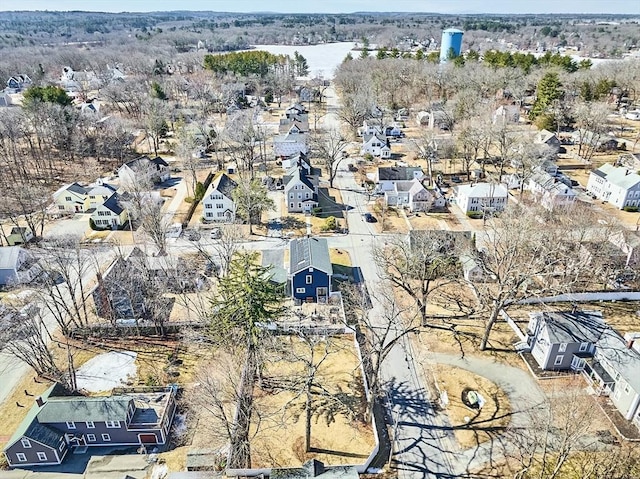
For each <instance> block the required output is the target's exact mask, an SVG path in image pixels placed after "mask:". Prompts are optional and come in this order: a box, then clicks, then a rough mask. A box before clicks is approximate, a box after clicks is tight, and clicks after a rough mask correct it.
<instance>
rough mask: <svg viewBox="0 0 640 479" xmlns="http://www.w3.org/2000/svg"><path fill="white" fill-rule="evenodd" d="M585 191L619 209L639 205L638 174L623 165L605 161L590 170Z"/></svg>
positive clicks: (639, 176) (639, 184) (639, 181)
mask: <svg viewBox="0 0 640 479" xmlns="http://www.w3.org/2000/svg"><path fill="white" fill-rule="evenodd" d="M587 191H588V192H589V193H591V194H593V195H595V196H596V198H598V199H599V200H603V201H606V202H607V203H610V204H612V205H615V206H616V207H618V208H620V209H624V208H625V207H631V208H638V207H640V175H638V173H637V172H635V171H633V170H630V169H629V168H627V167H625V166H613V165H611V164H609V163H605V164H604V165H602V166H601V167H600V168H598V169H597V170H594V171H592V172H591V174H590V175H589V181H588V182H587Z"/></svg>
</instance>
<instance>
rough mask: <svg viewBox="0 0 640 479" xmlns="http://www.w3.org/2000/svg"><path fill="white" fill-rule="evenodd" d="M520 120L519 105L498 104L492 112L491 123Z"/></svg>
mask: <svg viewBox="0 0 640 479" xmlns="http://www.w3.org/2000/svg"><path fill="white" fill-rule="evenodd" d="M519 121H520V107H519V106H518V105H500V106H499V107H498V108H496V110H495V111H494V112H493V123H494V124H496V123H502V124H505V123H518V122H519Z"/></svg>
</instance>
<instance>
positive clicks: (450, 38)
mask: <svg viewBox="0 0 640 479" xmlns="http://www.w3.org/2000/svg"><path fill="white" fill-rule="evenodd" d="M463 34H464V32H463V31H462V30H458V29H457V28H447V29H446V30H443V31H442V41H441V42H440V63H445V62H446V61H447V60H448V59H449V53H450V51H451V49H453V54H454V56H456V57H457V56H459V55H460V52H461V51H462V35H463Z"/></svg>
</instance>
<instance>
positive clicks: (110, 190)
mask: <svg viewBox="0 0 640 479" xmlns="http://www.w3.org/2000/svg"><path fill="white" fill-rule="evenodd" d="M85 191H86V195H85V196H86V198H85V206H87V208H88V209H94V208H97V207H98V206H100V205H102V204H104V202H105V201H107V200H108V199H109V198H111V197H112V196H113V194H114V193H115V192H116V187H115V186H112V185H110V184H108V183H105V182H104V181H103V180H101V179H99V180H98V181H97V182H95V183H94V184H92V185H89V186H87V187H86V188H85ZM87 199H88V201H87Z"/></svg>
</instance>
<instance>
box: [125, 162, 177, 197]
mask: <svg viewBox="0 0 640 479" xmlns="http://www.w3.org/2000/svg"><path fill="white" fill-rule="evenodd" d="M118 177H119V178H120V184H121V185H122V186H123V187H124V188H125V190H137V189H139V188H140V187H143V188H146V187H150V186H153V185H154V184H156V183H162V182H164V181H167V180H168V179H169V178H171V171H170V169H169V164H168V163H167V162H166V161H164V159H162V158H161V157H159V156H156V157H155V158H149V157H148V156H141V157H139V158H136V159H135V160H130V161H127V162H126V163H124V164H123V165H122V166H121V167H120V168H119V169H118Z"/></svg>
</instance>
